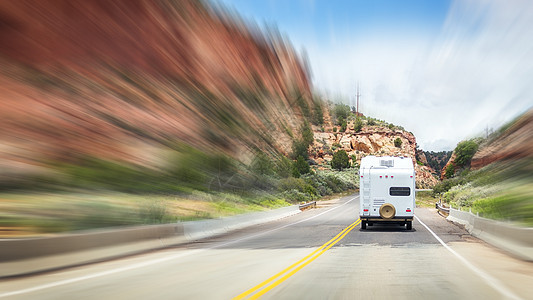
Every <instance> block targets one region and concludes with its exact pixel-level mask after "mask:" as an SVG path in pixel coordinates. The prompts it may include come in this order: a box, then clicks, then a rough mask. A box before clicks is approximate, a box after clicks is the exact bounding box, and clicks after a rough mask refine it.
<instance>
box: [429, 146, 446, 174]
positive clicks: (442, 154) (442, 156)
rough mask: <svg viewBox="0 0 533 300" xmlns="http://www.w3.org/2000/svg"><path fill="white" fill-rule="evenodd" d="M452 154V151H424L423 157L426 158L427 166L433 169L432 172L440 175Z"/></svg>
mask: <svg viewBox="0 0 533 300" xmlns="http://www.w3.org/2000/svg"><path fill="white" fill-rule="evenodd" d="M452 152H453V151H439V152H434V151H424V155H425V156H426V159H427V163H428V165H429V166H430V167H431V168H433V170H435V171H437V172H439V173H440V172H441V170H442V169H443V168H444V166H446V163H447V162H448V160H449V159H450V157H451V156H452Z"/></svg>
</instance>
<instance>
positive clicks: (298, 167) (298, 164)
mask: <svg viewBox="0 0 533 300" xmlns="http://www.w3.org/2000/svg"><path fill="white" fill-rule="evenodd" d="M292 170H293V171H292V175H293V176H294V177H296V178H298V177H300V175H303V174H308V173H310V172H311V168H310V167H309V164H308V163H307V161H306V160H305V158H304V157H303V156H301V155H300V156H298V159H297V160H296V161H295V162H294V164H293V168H292Z"/></svg>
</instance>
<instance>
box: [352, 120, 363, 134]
mask: <svg viewBox="0 0 533 300" xmlns="http://www.w3.org/2000/svg"><path fill="white" fill-rule="evenodd" d="M354 129H355V132H359V131H361V129H363V120H361V118H360V117H357V119H355V124H354Z"/></svg>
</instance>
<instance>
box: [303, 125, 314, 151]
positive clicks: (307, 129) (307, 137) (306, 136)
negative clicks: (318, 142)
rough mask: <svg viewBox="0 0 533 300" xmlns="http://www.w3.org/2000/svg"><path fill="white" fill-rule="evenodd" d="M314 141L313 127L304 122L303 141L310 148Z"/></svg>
mask: <svg viewBox="0 0 533 300" xmlns="http://www.w3.org/2000/svg"><path fill="white" fill-rule="evenodd" d="M314 140H315V136H314V133H313V130H312V129H311V126H310V125H309V123H308V122H304V125H303V126H302V141H303V142H304V143H305V144H307V146H308V147H309V146H311V145H312V144H313V141H314Z"/></svg>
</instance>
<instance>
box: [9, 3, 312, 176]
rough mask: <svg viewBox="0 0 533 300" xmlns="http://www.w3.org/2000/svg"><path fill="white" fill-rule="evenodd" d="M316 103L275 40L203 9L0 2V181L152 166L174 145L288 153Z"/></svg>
mask: <svg viewBox="0 0 533 300" xmlns="http://www.w3.org/2000/svg"><path fill="white" fill-rule="evenodd" d="M313 106H314V102H313V101H312V97H311V91H310V83H309V76H308V70H307V67H306V63H305V62H304V61H302V59H301V58H300V57H299V56H298V55H297V53H296V52H295V51H294V49H293V48H292V46H291V45H290V44H289V43H288V42H287V41H286V40H285V39H284V38H283V37H282V35H281V34H280V33H279V32H277V31H276V30H275V29H269V30H260V29H259V28H258V27H257V26H255V25H254V24H247V23H245V22H244V21H242V20H241V19H240V18H239V17H237V16H235V15H234V14H232V13H229V12H227V11H225V10H224V9H223V8H221V7H217V8H216V9H213V8H211V7H210V5H208V2H204V1H196V0H179V1H172V0H168V1H129V0H115V1H104V0H94V1H82V0H53V1H52V0H43V1H1V2H0V127H1V128H2V134H1V135H0V165H1V167H2V172H3V173H10V172H11V173H27V172H39V171H40V170H41V169H42V168H43V167H45V166H46V165H48V164H50V163H52V164H53V163H55V162H73V163H75V162H76V161H78V160H79V159H80V157H97V158H101V159H107V160H115V161H124V162H127V163H132V164H137V165H142V166H147V167H152V168H156V167H159V166H160V165H162V164H164V163H165V149H171V148H174V147H175V145H177V144H181V143H186V144H188V145H192V146H194V147H197V148H201V149H204V150H205V151H223V152H224V153H227V154H229V155H231V156H233V157H236V158H237V159H240V160H247V159H248V160H250V157H251V155H252V154H253V151H254V149H264V150H265V151H266V152H274V153H288V152H289V151H290V145H291V143H292V139H293V137H292V136H291V135H290V134H289V132H298V130H299V128H300V127H301V125H302V123H303V120H304V117H305V114H308V113H309V111H312V109H313Z"/></svg>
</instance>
